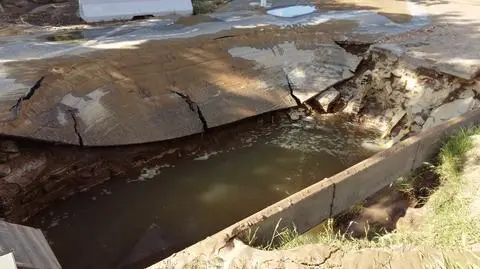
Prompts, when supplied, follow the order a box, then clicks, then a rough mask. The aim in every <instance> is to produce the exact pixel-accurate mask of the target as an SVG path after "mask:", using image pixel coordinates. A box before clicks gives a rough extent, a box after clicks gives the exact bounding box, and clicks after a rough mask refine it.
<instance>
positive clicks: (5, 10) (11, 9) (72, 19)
mask: <svg viewBox="0 0 480 269" xmlns="http://www.w3.org/2000/svg"><path fill="white" fill-rule="evenodd" d="M0 5H1V7H0V25H5V24H31V25H37V26H47V25H48V26H61V25H73V24H81V23H83V21H82V19H80V17H79V16H78V14H77V10H78V2H77V0H0Z"/></svg>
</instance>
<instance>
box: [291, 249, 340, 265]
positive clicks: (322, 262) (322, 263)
mask: <svg viewBox="0 0 480 269" xmlns="http://www.w3.org/2000/svg"><path fill="white" fill-rule="evenodd" d="M339 250H340V248H339V247H337V248H335V249H334V250H332V251H330V253H329V254H328V256H327V257H325V258H324V259H323V261H321V262H319V263H308V262H301V263H300V264H301V265H305V266H309V267H315V268H317V267H319V266H322V265H324V264H325V263H326V262H327V261H328V260H329V259H330V258H331V257H332V256H333V254H335V253H337V252H338V251H339Z"/></svg>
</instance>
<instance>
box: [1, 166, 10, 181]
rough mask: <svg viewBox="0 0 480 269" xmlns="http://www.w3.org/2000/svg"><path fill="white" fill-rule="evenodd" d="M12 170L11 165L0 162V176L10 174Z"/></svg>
mask: <svg viewBox="0 0 480 269" xmlns="http://www.w3.org/2000/svg"><path fill="white" fill-rule="evenodd" d="M11 172H12V169H11V168H10V165H8V164H4V163H2V164H0V178H2V177H6V176H8V175H9V174H10V173H11Z"/></svg>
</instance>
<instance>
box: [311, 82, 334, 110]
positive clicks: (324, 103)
mask: <svg viewBox="0 0 480 269" xmlns="http://www.w3.org/2000/svg"><path fill="white" fill-rule="evenodd" d="M338 98H340V92H338V91H337V90H336V89H335V88H333V87H332V88H329V89H328V90H326V91H324V92H322V93H320V94H319V95H318V96H317V97H315V101H317V103H318V104H319V105H320V107H321V108H322V109H323V111H324V112H328V111H329V108H330V106H331V105H332V104H333V103H334V102H335V101H337V100H338Z"/></svg>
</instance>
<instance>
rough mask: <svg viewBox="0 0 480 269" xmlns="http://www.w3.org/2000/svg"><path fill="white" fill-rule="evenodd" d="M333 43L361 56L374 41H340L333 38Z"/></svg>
mask: <svg viewBox="0 0 480 269" xmlns="http://www.w3.org/2000/svg"><path fill="white" fill-rule="evenodd" d="M333 42H334V43H335V44H337V45H338V46H339V47H341V48H342V49H344V50H345V51H346V52H348V53H351V54H353V55H356V56H363V55H364V54H365V53H366V52H367V51H368V50H369V49H370V46H371V45H373V44H374V43H370V42H352V41H348V40H346V41H340V40H333Z"/></svg>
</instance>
